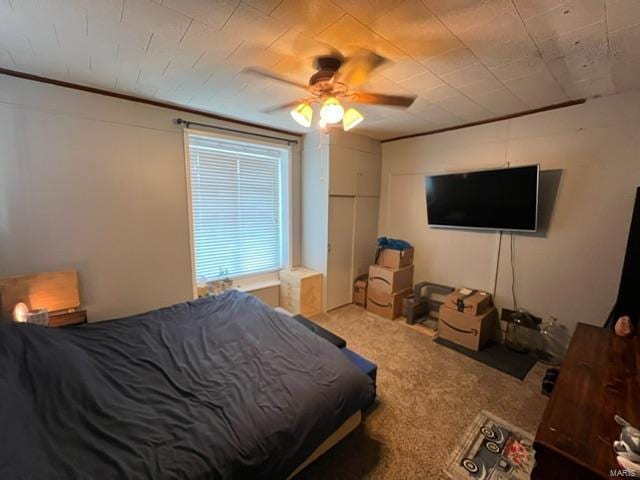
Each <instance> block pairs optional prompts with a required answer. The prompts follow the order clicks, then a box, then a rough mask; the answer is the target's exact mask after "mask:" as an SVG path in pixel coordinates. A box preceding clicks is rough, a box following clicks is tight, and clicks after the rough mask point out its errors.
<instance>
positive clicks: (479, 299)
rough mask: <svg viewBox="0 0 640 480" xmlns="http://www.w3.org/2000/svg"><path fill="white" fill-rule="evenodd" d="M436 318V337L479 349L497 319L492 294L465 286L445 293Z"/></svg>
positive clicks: (488, 336)
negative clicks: (445, 295) (437, 320)
mask: <svg viewBox="0 0 640 480" xmlns="http://www.w3.org/2000/svg"><path fill="white" fill-rule="evenodd" d="M439 317H440V318H439V320H440V321H439V322H438V336H439V337H440V338H444V339H445V340H449V341H451V342H454V343H457V344H459V345H462V346H463V347H467V348H470V349H472V350H480V349H482V347H483V346H484V345H485V343H487V341H488V340H489V339H491V337H492V336H493V334H494V332H495V328H496V325H497V322H498V312H497V310H496V309H495V308H494V307H493V303H492V302H491V295H490V294H488V293H486V292H482V291H478V290H471V289H468V288H461V289H459V290H455V291H454V292H451V293H450V294H449V295H447V297H446V298H445V301H444V303H443V304H442V306H441V307H440V312H439Z"/></svg>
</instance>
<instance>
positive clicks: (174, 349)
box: [0, 291, 373, 480]
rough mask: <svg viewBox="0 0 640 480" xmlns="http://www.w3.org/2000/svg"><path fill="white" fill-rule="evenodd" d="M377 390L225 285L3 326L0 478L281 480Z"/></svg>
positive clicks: (323, 346)
mask: <svg viewBox="0 0 640 480" xmlns="http://www.w3.org/2000/svg"><path fill="white" fill-rule="evenodd" d="M372 396H373V385H372V383H371V381H370V380H369V378H368V377H367V376H366V375H364V374H363V373H361V372H360V371H359V370H358V369H357V368H356V367H355V366H354V365H352V364H351V363H350V362H349V360H347V358H346V357H345V356H344V355H343V354H342V353H341V352H340V351H339V350H338V349H337V348H336V347H334V346H333V345H331V344H330V343H328V342H327V341H325V340H324V339H322V338H320V337H318V336H316V335H315V334H314V333H312V332H311V331H309V330H307V329H306V328H305V327H303V326H302V325H300V324H298V323H297V322H295V321H293V320H292V319H290V318H288V317H286V316H284V315H281V314H279V313H277V312H275V311H274V310H273V309H271V308H269V307H268V306H266V305H264V304H263V303H261V302H260V301H259V300H257V299H256V298H255V297H252V296H249V295H246V294H243V293H240V292H235V291H231V292H228V293H226V294H224V295H221V296H219V297H215V298H214V297H211V298H207V299H201V300H196V301H194V302H188V303H182V304H178V305H174V306H172V307H168V308H163V309H160V310H155V311H152V312H149V313H145V314H142V315H136V316H133V317H129V318H124V319H119V320H112V321H109V322H102V323H96V324H89V325H84V326H78V327H69V328H57V329H56V328H47V327H40V326H37V325H28V324H15V323H2V324H0V432H1V435H2V439H1V440H0V478H3V479H4V478H7V479H9V478H10V479H15V480H18V479H47V480H52V479H57V478H61V479H62V478H64V479H69V478H78V479H125V478H132V479H133V478H136V479H138V478H140V479H142V478H153V479H163V478H188V479H196V478H284V477H286V476H287V475H288V474H289V473H291V472H292V471H293V469H295V468H296V467H297V466H298V465H299V464H300V463H302V461H303V460H304V459H305V458H306V457H307V456H308V455H309V454H310V453H311V452H313V450H315V448H316V447H317V446H318V445H319V444H320V443H322V441H323V440H325V438H326V437H327V436H329V435H330V434H331V433H332V432H333V431H334V430H336V429H337V428H338V427H339V426H340V425H341V424H342V423H343V422H344V421H345V420H346V419H347V418H348V417H349V416H351V415H352V414H353V413H355V412H356V411H357V410H358V409H360V408H361V407H362V406H363V405H365V404H366V403H367V402H368V401H369V400H370V399H371V397H372Z"/></svg>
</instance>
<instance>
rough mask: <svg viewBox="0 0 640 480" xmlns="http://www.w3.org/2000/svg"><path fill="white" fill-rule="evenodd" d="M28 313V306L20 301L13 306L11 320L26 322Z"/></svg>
mask: <svg viewBox="0 0 640 480" xmlns="http://www.w3.org/2000/svg"><path fill="white" fill-rule="evenodd" d="M28 313H29V307H27V306H26V305H25V304H24V303H22V302H18V303H16V305H15V307H13V320H14V321H16V322H20V323H23V322H26V321H27V315H28Z"/></svg>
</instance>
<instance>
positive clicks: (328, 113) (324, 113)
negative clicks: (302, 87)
mask: <svg viewBox="0 0 640 480" xmlns="http://www.w3.org/2000/svg"><path fill="white" fill-rule="evenodd" d="M343 116H344V108H343V107H342V105H341V104H340V102H339V101H338V99H337V98H335V97H329V98H327V99H326V100H325V102H324V105H323V106H322V108H321V109H320V118H321V119H322V120H324V121H325V122H326V123H338V122H339V121H340V120H342V117H343Z"/></svg>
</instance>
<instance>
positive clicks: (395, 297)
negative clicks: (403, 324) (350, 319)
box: [367, 288, 412, 320]
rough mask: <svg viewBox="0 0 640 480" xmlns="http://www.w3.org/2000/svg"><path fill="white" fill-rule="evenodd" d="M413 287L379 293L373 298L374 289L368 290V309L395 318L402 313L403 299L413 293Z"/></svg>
mask: <svg viewBox="0 0 640 480" xmlns="http://www.w3.org/2000/svg"><path fill="white" fill-rule="evenodd" d="M411 291H412V290H411V289H410V288H407V289H405V290H402V291H400V292H395V293H388V294H384V295H378V296H376V297H375V298H371V296H370V294H371V292H372V290H371V289H370V288H369V289H368V291H367V311H368V312H371V313H375V314H376V315H380V316H381V317H385V318H388V319H389V320H393V319H394V318H397V317H399V316H400V315H402V300H403V299H404V297H405V296H407V295H409V294H410V293H411Z"/></svg>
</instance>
